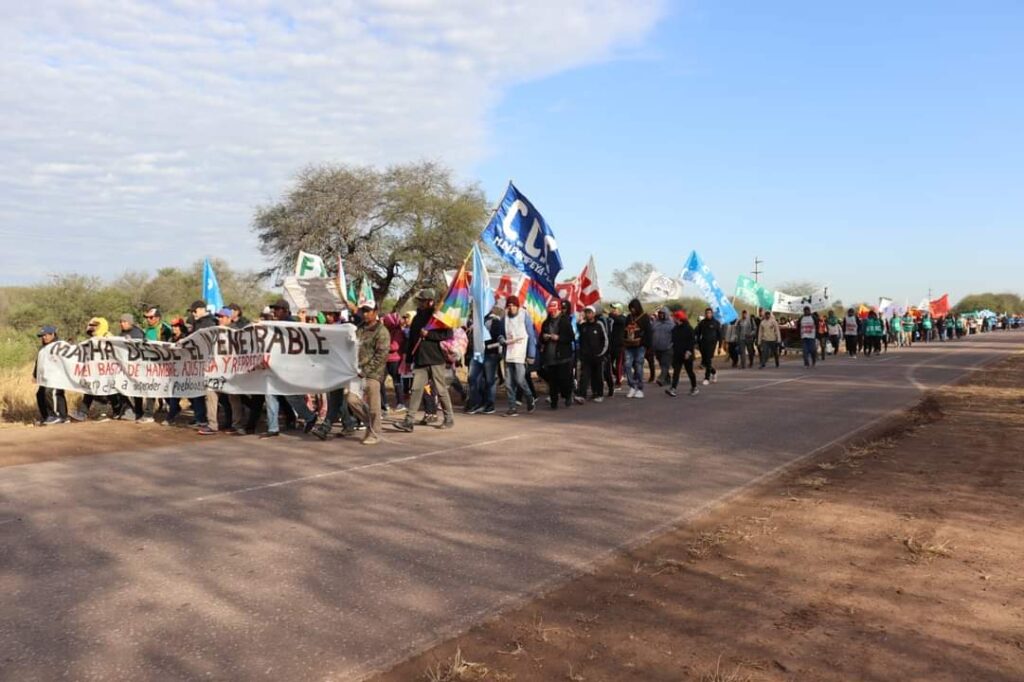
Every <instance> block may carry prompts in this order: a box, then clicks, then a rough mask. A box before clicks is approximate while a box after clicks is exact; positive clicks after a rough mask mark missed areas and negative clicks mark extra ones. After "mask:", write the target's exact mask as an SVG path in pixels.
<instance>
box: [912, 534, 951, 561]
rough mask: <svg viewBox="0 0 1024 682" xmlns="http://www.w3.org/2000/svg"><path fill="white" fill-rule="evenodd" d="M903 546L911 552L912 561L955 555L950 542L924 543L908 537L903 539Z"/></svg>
mask: <svg viewBox="0 0 1024 682" xmlns="http://www.w3.org/2000/svg"><path fill="white" fill-rule="evenodd" d="M903 546H904V547H906V548H907V551H908V552H910V556H911V560H912V561H921V560H923V559H934V558H935V557H948V556H952V555H953V548H952V547H950V546H949V540H946V541H944V542H929V541H923V542H922V541H921V540H915V539H914V538H913V537H906V538H903Z"/></svg>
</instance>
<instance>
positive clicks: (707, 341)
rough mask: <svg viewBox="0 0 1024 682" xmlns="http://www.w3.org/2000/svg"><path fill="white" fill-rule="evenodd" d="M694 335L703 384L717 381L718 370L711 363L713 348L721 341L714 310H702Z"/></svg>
mask: <svg viewBox="0 0 1024 682" xmlns="http://www.w3.org/2000/svg"><path fill="white" fill-rule="evenodd" d="M694 336H695V340H696V342H697V347H698V348H700V364H701V367H703V368H704V385H705V386H707V385H708V384H713V383H715V382H717V381H718V370H716V369H715V367H714V365H713V364H712V363H713V362H714V359H715V350H716V349H717V348H718V346H719V344H720V343H721V342H722V325H721V324H720V323H719V322H718V320H716V319H715V311H714V310H712V309H711V308H707V309H705V310H704V319H703V320H701V321H700V322H698V323H697V329H696V331H695V332H694Z"/></svg>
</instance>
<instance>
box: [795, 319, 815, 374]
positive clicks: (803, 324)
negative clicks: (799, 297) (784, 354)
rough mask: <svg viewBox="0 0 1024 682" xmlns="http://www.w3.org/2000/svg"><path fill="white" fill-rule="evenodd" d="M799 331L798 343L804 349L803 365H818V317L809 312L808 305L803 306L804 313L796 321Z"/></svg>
mask: <svg viewBox="0 0 1024 682" xmlns="http://www.w3.org/2000/svg"><path fill="white" fill-rule="evenodd" d="M796 328H797V329H798V330H799V331H800V344H801V345H802V346H803V350H804V367H817V366H818V339H817V334H818V318H817V317H816V316H815V315H812V314H811V308H810V306H804V314H803V315H801V316H800V319H799V320H798V321H797V323H796Z"/></svg>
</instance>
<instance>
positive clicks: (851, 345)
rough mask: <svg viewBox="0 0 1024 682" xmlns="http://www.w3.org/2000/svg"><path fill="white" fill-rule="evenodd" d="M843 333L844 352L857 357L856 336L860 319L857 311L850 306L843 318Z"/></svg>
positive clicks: (858, 333) (858, 334)
mask: <svg viewBox="0 0 1024 682" xmlns="http://www.w3.org/2000/svg"><path fill="white" fill-rule="evenodd" d="M843 335H844V336H845V337H846V353H847V355H849V356H850V357H851V358H855V357H857V338H858V337H859V336H860V320H858V319H857V311H856V310H854V309H853V308H850V309H849V310H847V311H846V318H845V319H844V320H843Z"/></svg>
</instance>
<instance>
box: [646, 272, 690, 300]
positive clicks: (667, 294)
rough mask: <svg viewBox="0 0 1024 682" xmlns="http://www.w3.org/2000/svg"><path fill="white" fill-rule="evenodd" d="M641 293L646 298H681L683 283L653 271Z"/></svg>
mask: <svg viewBox="0 0 1024 682" xmlns="http://www.w3.org/2000/svg"><path fill="white" fill-rule="evenodd" d="M640 293H641V295H642V296H643V297H644V298H649V299H652V300H655V301H665V300H668V299H671V298H679V297H681V296H682V295H683V283H682V282H680V281H679V280H678V279H676V278H674V277H669V276H668V275H663V274H661V273H660V272H652V273H651V275H650V277H648V278H647V281H646V282H644V288H643V289H642V290H641V291H640Z"/></svg>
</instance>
